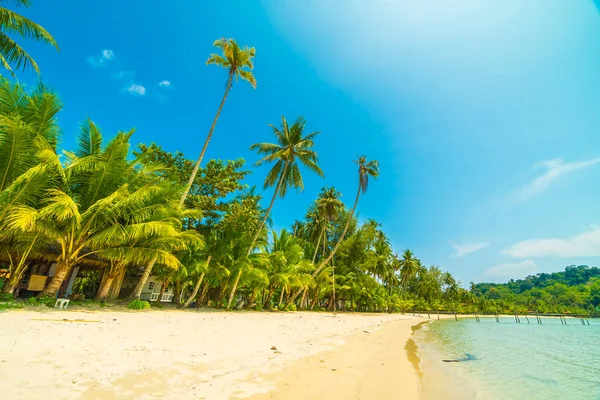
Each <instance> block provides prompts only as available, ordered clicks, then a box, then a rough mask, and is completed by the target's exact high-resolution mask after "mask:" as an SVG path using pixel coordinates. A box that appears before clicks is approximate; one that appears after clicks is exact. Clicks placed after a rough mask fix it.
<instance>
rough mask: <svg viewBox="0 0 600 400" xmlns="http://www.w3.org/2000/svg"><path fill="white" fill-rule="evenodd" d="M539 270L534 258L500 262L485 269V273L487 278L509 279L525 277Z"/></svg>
mask: <svg viewBox="0 0 600 400" xmlns="http://www.w3.org/2000/svg"><path fill="white" fill-rule="evenodd" d="M536 272H537V265H535V261H533V260H525V261H521V262H518V263H505V264H499V265H496V266H494V267H491V268H488V269H486V270H485V272H484V273H483V275H484V276H485V277H486V278H492V279H498V280H507V279H511V278H513V279H517V278H524V277H526V276H527V275H531V274H534V273H536Z"/></svg>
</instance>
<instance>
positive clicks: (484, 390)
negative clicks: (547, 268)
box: [414, 317, 600, 400]
mask: <svg viewBox="0 0 600 400" xmlns="http://www.w3.org/2000/svg"><path fill="white" fill-rule="evenodd" d="M529 320H530V323H527V321H526V319H525V317H521V323H520V324H517V323H515V320H514V318H509V317H504V318H500V322H499V323H497V322H496V320H495V319H494V318H481V322H476V321H475V319H474V318H468V319H459V321H458V322H456V321H454V319H452V320H442V321H435V322H433V323H429V324H426V325H424V326H423V328H422V329H420V330H418V331H417V332H416V333H415V337H414V339H415V342H416V343H417V346H418V350H417V351H418V355H419V357H420V359H421V360H420V367H421V370H422V372H423V380H422V387H421V393H422V397H423V399H425V400H438V399H481V400H487V399H501V400H504V399H540V400H541V399H568V400H590V399H592V400H600V320H597V319H595V320H594V319H590V320H589V322H590V325H589V326H588V325H585V326H583V325H582V324H581V322H580V320H579V319H575V318H567V325H564V324H561V322H560V319H558V318H544V319H543V324H542V325H539V324H538V323H537V322H536V318H535V317H533V318H531V317H530V318H529ZM444 359H459V360H464V361H460V362H443V361H442V360H444Z"/></svg>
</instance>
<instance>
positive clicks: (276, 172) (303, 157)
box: [227, 117, 323, 309]
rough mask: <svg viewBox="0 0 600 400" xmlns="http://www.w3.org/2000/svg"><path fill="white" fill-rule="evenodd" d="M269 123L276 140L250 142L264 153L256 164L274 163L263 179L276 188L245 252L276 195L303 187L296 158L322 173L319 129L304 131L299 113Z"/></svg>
mask: <svg viewBox="0 0 600 400" xmlns="http://www.w3.org/2000/svg"><path fill="white" fill-rule="evenodd" d="M270 126H271V128H272V129H273V134H275V137H276V138H277V143H256V144H253V145H252V146H250V150H256V151H257V152H258V154H264V155H265V156H264V157H263V158H262V159H260V160H259V161H258V162H257V163H256V164H255V165H256V166H260V165H263V164H268V163H275V165H273V168H271V170H270V171H269V173H268V174H267V177H266V178H265V183H264V188H265V189H266V188H269V187H272V186H275V191H274V192H273V197H272V198H271V203H270V204H269V208H267V212H266V213H265V216H264V218H263V220H262V222H261V224H260V226H259V228H258V229H257V231H256V233H255V234H254V238H253V239H252V242H251V243H250V246H249V247H248V251H247V254H246V255H247V256H249V255H250V253H252V250H254V245H255V244H256V241H257V240H258V238H259V237H260V235H261V233H262V230H263V228H264V226H265V224H266V222H267V219H268V218H269V214H270V213H271V209H272V208H273V204H275V199H276V198H277V196H280V197H284V196H285V194H286V193H287V191H288V189H290V188H296V189H297V190H300V191H301V190H303V189H304V181H303V180H302V174H301V173H300V167H299V165H298V162H300V163H301V164H302V165H304V166H305V167H306V168H308V169H309V170H311V171H312V172H314V173H316V174H317V175H319V176H321V177H322V176H323V171H321V168H320V167H319V165H318V157H317V153H316V152H315V151H314V150H313V149H312V148H313V146H314V144H315V143H314V140H313V139H314V138H315V137H316V136H317V135H318V134H319V132H312V133H309V134H308V135H304V128H305V126H306V120H305V119H304V118H302V117H299V118H298V119H297V120H296V122H294V123H293V124H292V126H289V125H288V123H287V120H286V119H285V117H281V128H277V127H276V126H274V125H273V124H270ZM241 274H242V269H240V270H239V272H238V275H237V276H236V278H235V281H234V284H233V288H232V290H231V294H230V295H229V301H228V303H227V308H228V309H229V307H231V302H232V301H233V296H235V291H236V289H237V285H238V283H239V280H240V277H241Z"/></svg>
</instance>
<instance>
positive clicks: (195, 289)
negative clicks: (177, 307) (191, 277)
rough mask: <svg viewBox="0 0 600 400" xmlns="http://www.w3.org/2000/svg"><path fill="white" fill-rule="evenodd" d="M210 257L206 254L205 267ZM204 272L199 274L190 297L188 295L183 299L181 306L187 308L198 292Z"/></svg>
mask: <svg viewBox="0 0 600 400" xmlns="http://www.w3.org/2000/svg"><path fill="white" fill-rule="evenodd" d="M211 259H212V256H208V259H207V260H206V268H208V266H209V265H210V260H211ZM204 274H205V273H204V272H203V273H202V275H200V278H198V282H196V286H194V290H193V291H192V294H191V295H190V297H188V299H187V300H186V301H185V303H183V306H182V307H181V308H188V306H189V305H190V304H191V303H192V301H193V300H194V298H195V297H196V295H197V294H198V290H200V285H201V284H202V281H203V280H204Z"/></svg>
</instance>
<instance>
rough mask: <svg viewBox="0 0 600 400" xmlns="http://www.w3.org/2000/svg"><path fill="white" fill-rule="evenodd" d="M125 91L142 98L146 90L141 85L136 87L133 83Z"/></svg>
mask: <svg viewBox="0 0 600 400" xmlns="http://www.w3.org/2000/svg"><path fill="white" fill-rule="evenodd" d="M125 90H126V91H127V92H129V93H131V94H134V95H139V96H143V95H145V94H146V88H145V87H143V86H142V85H137V84H135V83H132V84H131V85H130V86H129V87H127V88H126V89H125Z"/></svg>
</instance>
